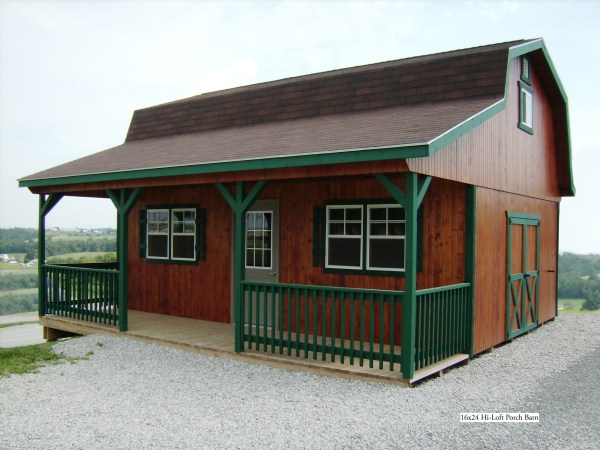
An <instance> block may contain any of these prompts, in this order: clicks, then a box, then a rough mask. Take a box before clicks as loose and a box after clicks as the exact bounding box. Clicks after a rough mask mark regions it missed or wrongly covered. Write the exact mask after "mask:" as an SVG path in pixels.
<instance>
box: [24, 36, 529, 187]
mask: <svg viewBox="0 0 600 450" xmlns="http://www.w3.org/2000/svg"><path fill="white" fill-rule="evenodd" d="M524 42H525V41H515V42H508V43H503V44H495V45H490V46H484V47H477V48H472V49H466V50H458V51H454V52H448V53H440V54H436V55H428V56H422V57H416V58H408V59H403V60H398V61H390V62H385V63H378V64H372V65H368V66H361V67H354V68H349V69H342V70H336V71H331V72H325V73H321V74H313V75H307V76H301V77H296V78H290V79H285V80H279V81H274V82H270V83H262V84H258V85H253V86H246V87H242V88H235V89H228V90H224V91H218V92H214V93H208V94H203V95H199V96H195V97H191V98H189V99H184V100H178V101H175V102H171V103H166V104H162V105H157V106H153V107H150V108H145V109H142V110H138V111H135V113H134V115H133V118H132V121H131V125H130V127H129V132H128V134H127V138H126V141H125V143H124V144H122V145H119V146H117V147H114V148H111V149H108V150H105V151H102V152H99V153H96V154H93V155H90V156H86V157H83V158H81V159H78V160H75V161H71V162H68V163H66V164H63V165H60V166H57V167H54V168H51V169H48V170H44V171H42V172H39V173H36V174H33V175H30V176H27V177H25V178H22V179H21V181H27V180H40V179H49V178H60V177H68V176H74V175H88V174H99V173H111V172H123V171H131V170H137V169H147V168H163V167H175V166H186V165H195V164H209V163H216V162H225V161H240V160H251V159H261V158H273V157H286V156H293V155H305V154H314V153H328V152H336V151H347V150H356V149H370V148H380V147H398V146H403V145H409V144H419V143H427V142H429V141H431V140H433V139H434V138H436V137H438V136H439V135H440V134H442V133H444V132H446V131H447V130H449V129H451V128H452V127H454V126H456V125H458V124H460V123H461V122H463V121H464V120H466V119H468V118H469V117H471V116H473V115H474V114H476V113H478V112H480V111H482V110H483V109H485V108H486V107H488V106H490V105H491V104H493V103H495V102H496V101H498V100H499V99H500V98H501V97H502V96H503V95H504V88H505V81H506V80H505V77H506V65H507V60H508V49H509V48H510V47H511V46H514V45H516V44H520V43H524ZM399 157H402V155H400V154H399Z"/></svg>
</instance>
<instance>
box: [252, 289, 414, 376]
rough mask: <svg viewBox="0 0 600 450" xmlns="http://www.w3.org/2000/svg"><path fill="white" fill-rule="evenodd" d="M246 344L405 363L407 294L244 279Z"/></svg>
mask: <svg viewBox="0 0 600 450" xmlns="http://www.w3.org/2000/svg"><path fill="white" fill-rule="evenodd" d="M242 292H243V295H242V299H243V309H244V316H245V322H246V323H245V327H244V334H243V342H244V344H245V345H246V344H247V348H249V349H252V348H253V347H254V348H255V349H257V350H260V349H261V348H262V350H264V351H271V352H272V353H275V352H279V353H281V354H283V353H285V354H287V355H292V354H294V355H296V356H303V357H304V358H309V357H312V358H313V359H317V357H318V356H320V357H321V359H322V360H324V361H325V360H326V359H329V360H331V361H333V362H335V361H336V358H339V361H340V362H341V363H344V362H346V361H347V360H349V362H350V364H354V363H355V362H358V363H359V364H360V365H361V366H362V365H363V364H364V363H365V362H368V364H369V367H373V365H374V364H375V363H377V364H378V367H379V368H380V369H383V368H384V364H385V365H387V366H388V367H389V369H390V370H393V369H394V366H395V365H396V364H397V367H398V368H399V367H400V346H399V340H400V311H401V302H402V297H403V292H400V291H379V290H366V289H352V288H339V287H330V286H308V285H298V284H280V283H277V284H275V283H259V282H250V281H243V282H242Z"/></svg>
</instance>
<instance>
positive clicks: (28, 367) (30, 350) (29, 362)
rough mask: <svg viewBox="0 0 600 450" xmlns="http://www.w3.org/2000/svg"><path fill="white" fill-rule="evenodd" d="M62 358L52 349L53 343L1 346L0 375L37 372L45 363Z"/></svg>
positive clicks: (54, 361)
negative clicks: (11, 346)
mask: <svg viewBox="0 0 600 450" xmlns="http://www.w3.org/2000/svg"><path fill="white" fill-rule="evenodd" d="M59 359H60V357H59V356H57V355H55V354H54V352H53V351H52V343H46V344H38V345H27V346H25V347H16V348H0V377H6V376H9V375H11V374H23V373H29V372H35V371H37V369H38V368H39V367H40V366H42V365H43V364H48V363H56V362H57V361H58V360H59Z"/></svg>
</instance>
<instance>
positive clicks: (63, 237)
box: [47, 233, 116, 241]
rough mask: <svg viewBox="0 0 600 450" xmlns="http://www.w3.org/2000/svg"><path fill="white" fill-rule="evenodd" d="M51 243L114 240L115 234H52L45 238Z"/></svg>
mask: <svg viewBox="0 0 600 450" xmlns="http://www.w3.org/2000/svg"><path fill="white" fill-rule="evenodd" d="M47 238H48V239H50V240H52V241H85V240H87V239H109V240H110V239H116V235H115V234H84V233H79V234H76V233H73V234H63V233H61V234H53V235H50V236H47Z"/></svg>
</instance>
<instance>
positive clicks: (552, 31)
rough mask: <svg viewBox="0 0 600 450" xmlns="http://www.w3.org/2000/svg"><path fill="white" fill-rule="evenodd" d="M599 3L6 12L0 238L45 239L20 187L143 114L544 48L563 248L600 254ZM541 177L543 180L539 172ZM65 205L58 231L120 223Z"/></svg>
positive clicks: (112, 6)
mask: <svg viewBox="0 0 600 450" xmlns="http://www.w3.org/2000/svg"><path fill="white" fill-rule="evenodd" d="M599 24H600V2H597V1H591V0H590V1H583V2H577V1H550V2H542V1H526V2H500V1H497V2H491V3H483V2H445V1H444V2H441V1H439V2H404V1H383V2H360V1H352V2H348V1H325V2H307V1H304V2H276V1H267V2H250V1H245V2H241V1H240V2H217V1H214V2H211V1H196V2H173V1H153V2H150V1H108V2H107V1H78V2H75V1H66V2H60V1H41V2H38V1H9V0H0V227H16V226H20V227H36V226H37V211H38V205H37V201H38V199H37V196H36V195H33V194H31V193H30V192H29V190H27V189H22V188H18V184H17V182H16V179H17V178H20V177H22V176H25V175H29V174H31V173H34V172H37V171H39V170H42V169H46V168H49V167H52V166H55V165H58V164H61V163H64V162H67V161H70V160H73V159H76V158H80V157H82V156H85V155H88V154H91V153H95V152H97V151H100V150H103V149H106V148H109V147H113V146H116V145H119V144H121V143H122V142H123V140H124V139H125V134H126V132H127V128H128V126H129V122H130V119H131V114H132V112H133V111H134V110H135V109H139V108H143V107H146V106H150V105H154V104H158V103H162V102H167V101H171V100H175V99H179V98H183V97H187V96H191V95H195V94H199V93H202V92H208V91H213V90H216V89H223V88H227V87H233V86H240V85H245V84H252V83H257V82H262V81H269V80H275V79H280V78H285V77H290V76H295V75H302V74H307V73H314V72H320V71H324V70H331V69H337V68H343V67H350V66H356V65H360V64H368V63H373V62H379V61H386V60H392V59H399V58H404V57H408V56H416V55H422V54H428V53H435V52H440V51H448V50H455V49H459V48H466V47H472V46H477V45H484V44H490V43H495V42H504V41H510V40H515V39H521V38H536V37H543V38H544V40H545V42H546V46H547V48H548V50H549V52H550V55H551V57H552V60H553V62H554V65H555V66H556V69H557V71H558V74H559V76H560V78H561V81H562V83H563V85H564V87H565V89H566V91H567V95H568V97H569V108H570V122H571V143H572V149H573V164H574V178H575V186H576V188H577V197H576V198H574V199H570V198H568V199H565V200H563V202H562V204H561V219H560V250H561V251H574V252H578V253H600V173H599V170H600V151H599V139H598V137H597V136H598V135H597V133H598V129H599V128H600V87H599V85H600V25H599ZM532 170H535V168H532ZM115 224H116V214H115V212H114V208H113V207H112V204H110V202H108V201H102V200H89V199H86V200H81V199H72V198H68V199H65V200H62V201H61V202H60V203H59V204H58V206H57V207H56V208H55V209H54V210H53V211H52V212H51V213H50V214H49V215H48V218H47V225H48V226H60V227H75V226H78V227H106V226H113V227H115V226H116V225H115Z"/></svg>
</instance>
